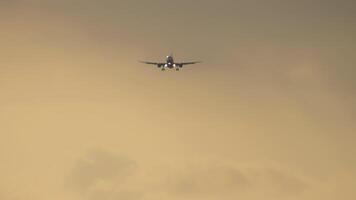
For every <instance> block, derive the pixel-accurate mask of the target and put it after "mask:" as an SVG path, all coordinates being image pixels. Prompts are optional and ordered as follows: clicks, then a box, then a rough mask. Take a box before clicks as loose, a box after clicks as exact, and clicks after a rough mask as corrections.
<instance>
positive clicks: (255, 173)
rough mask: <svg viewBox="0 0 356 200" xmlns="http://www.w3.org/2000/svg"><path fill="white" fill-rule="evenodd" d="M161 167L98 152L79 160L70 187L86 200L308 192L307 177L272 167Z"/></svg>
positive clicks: (220, 164)
mask: <svg viewBox="0 0 356 200" xmlns="http://www.w3.org/2000/svg"><path fill="white" fill-rule="evenodd" d="M161 164H162V165H160V167H157V166H156V167H153V166H149V165H147V164H146V165H145V164H144V165H140V167H139V168H138V167H137V164H136V162H135V161H134V160H132V159H129V158H127V157H123V156H118V155H115V154H112V153H109V152H106V151H103V150H94V151H91V152H89V153H88V154H87V155H86V156H84V157H82V158H80V159H79V160H78V161H77V163H76V164H75V166H74V167H73V169H72V171H71V174H70V177H69V182H70V185H71V187H72V189H73V190H74V191H76V193H77V194H78V195H79V196H80V197H81V198H83V199H87V200H99V199H100V200H116V199H120V200H140V199H143V197H145V199H156V198H159V197H165V198H170V199H180V198H186V199H190V198H193V199H200V198H211V199H220V198H227V199H230V198H237V197H240V198H245V199H255V198H259V197H261V195H263V196H264V197H268V198H275V199H280V198H281V199H283V198H293V197H299V196H300V195H302V194H303V193H304V191H306V190H307V189H308V188H309V183H308V182H307V181H306V180H305V179H304V177H302V176H298V175H295V174H293V173H291V172H289V171H288V170H286V169H284V168H282V167H277V166H267V165H262V166H260V165H253V164H249V165H246V166H237V165H234V164H224V161H223V160H220V161H217V162H212V161H209V162H204V163H200V164H192V163H191V162H184V163H181V162H178V161H177V162H176V163H175V164H174V165H165V164H164V163H161Z"/></svg>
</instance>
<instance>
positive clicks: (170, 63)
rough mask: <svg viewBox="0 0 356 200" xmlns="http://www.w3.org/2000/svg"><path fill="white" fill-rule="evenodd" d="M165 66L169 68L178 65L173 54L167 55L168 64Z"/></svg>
mask: <svg viewBox="0 0 356 200" xmlns="http://www.w3.org/2000/svg"><path fill="white" fill-rule="evenodd" d="M164 67H167V68H169V69H172V68H173V67H176V65H175V64H174V59H173V56H167V59H166V64H165V65H164Z"/></svg>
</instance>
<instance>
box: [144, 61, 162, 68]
mask: <svg viewBox="0 0 356 200" xmlns="http://www.w3.org/2000/svg"><path fill="white" fill-rule="evenodd" d="M140 62H142V63H145V64H148V65H157V67H161V66H163V65H165V64H166V63H157V62H148V61H140Z"/></svg>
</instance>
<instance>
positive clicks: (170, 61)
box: [140, 54, 201, 71]
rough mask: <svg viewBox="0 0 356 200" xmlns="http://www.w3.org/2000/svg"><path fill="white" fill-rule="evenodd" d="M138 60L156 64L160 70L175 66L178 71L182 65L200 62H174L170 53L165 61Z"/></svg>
mask: <svg viewBox="0 0 356 200" xmlns="http://www.w3.org/2000/svg"><path fill="white" fill-rule="evenodd" d="M140 62H142V63H145V64H149V65H156V66H157V67H158V68H161V70H162V71H164V70H166V68H168V69H173V68H175V69H176V70H177V71H179V69H180V68H182V67H183V65H192V64H196V63H201V61H196V62H182V63H176V62H174V59H173V55H172V54H171V55H169V56H167V57H166V62H165V63H158V62H147V61H140Z"/></svg>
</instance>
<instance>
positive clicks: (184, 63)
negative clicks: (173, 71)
mask: <svg viewBox="0 0 356 200" xmlns="http://www.w3.org/2000/svg"><path fill="white" fill-rule="evenodd" d="M197 63H201V61H195V62H183V63H176V64H177V65H179V66H183V65H192V64H197Z"/></svg>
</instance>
